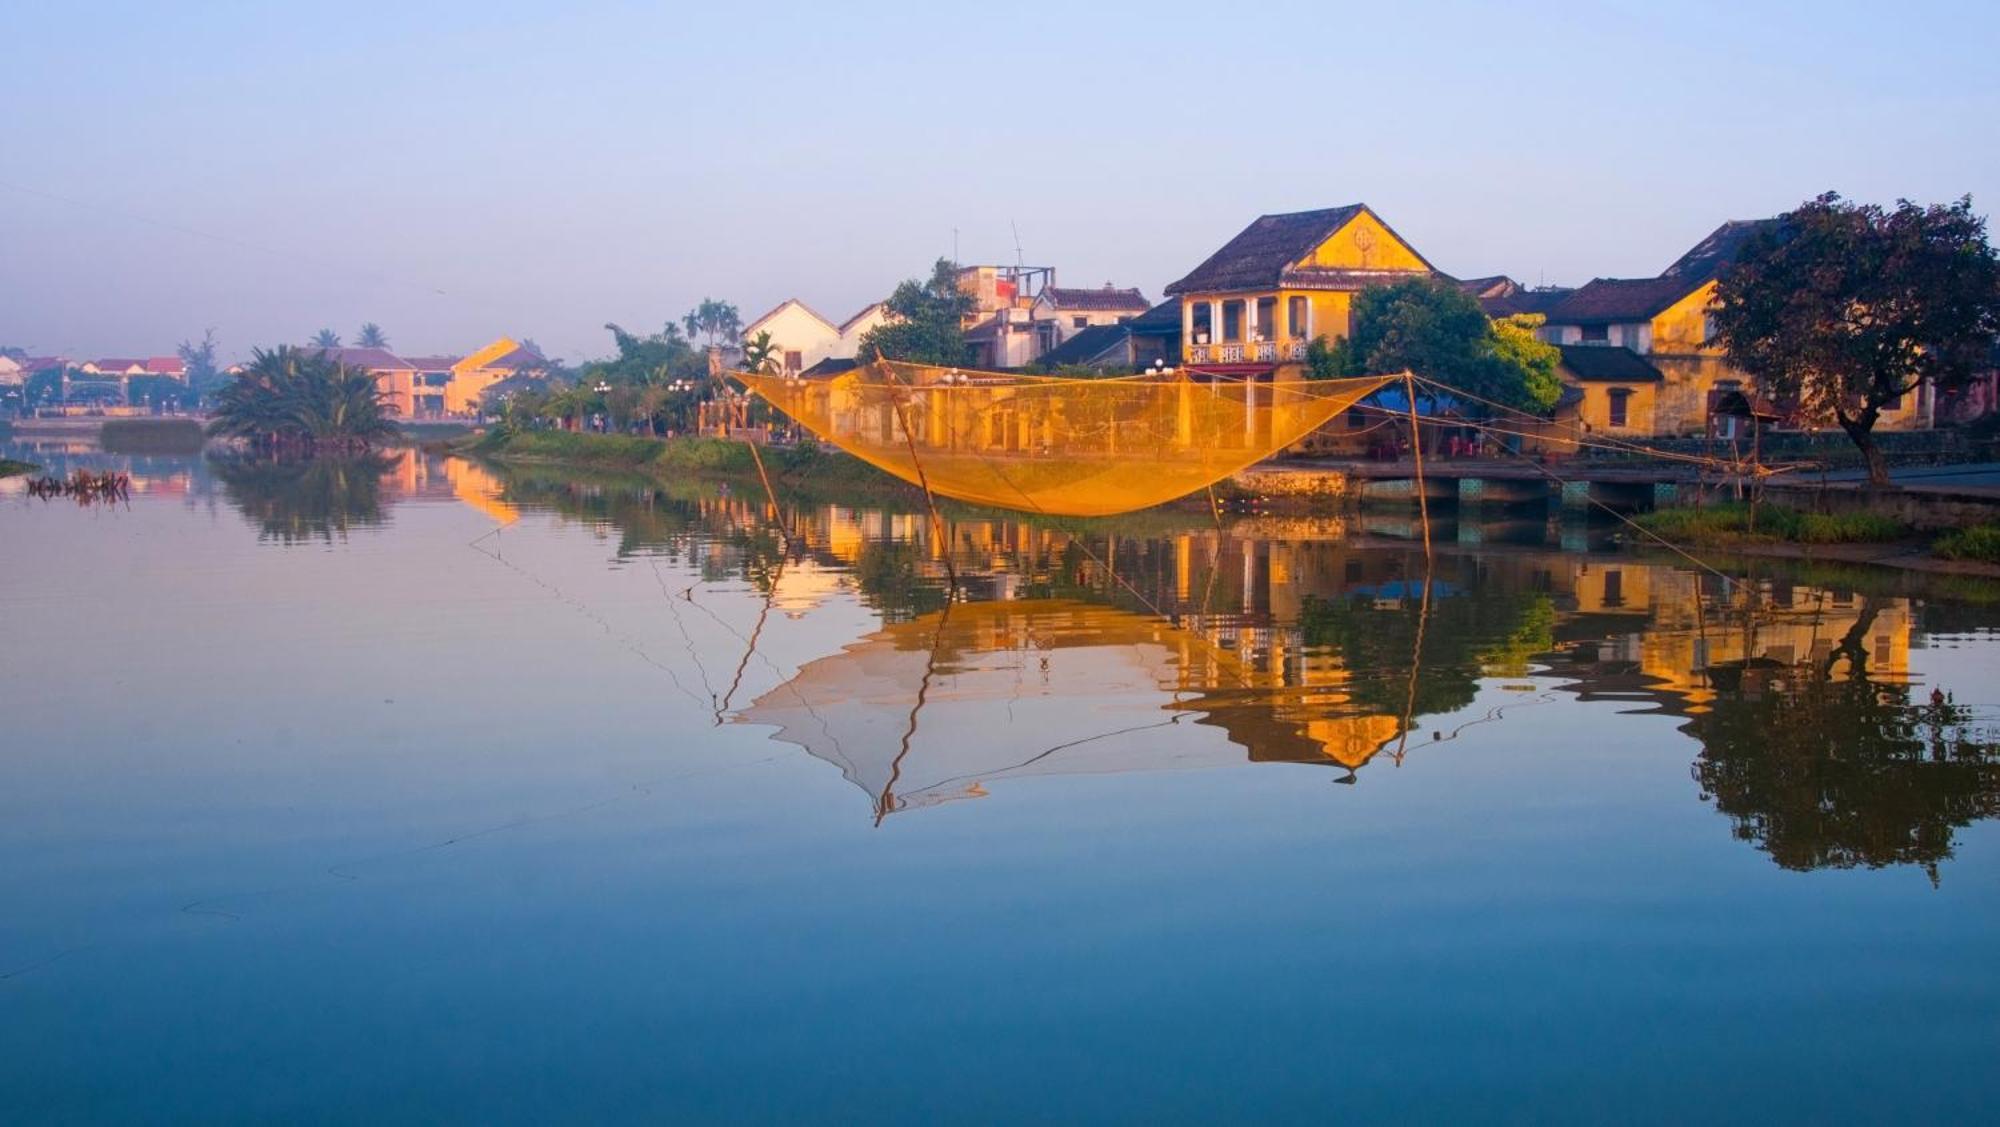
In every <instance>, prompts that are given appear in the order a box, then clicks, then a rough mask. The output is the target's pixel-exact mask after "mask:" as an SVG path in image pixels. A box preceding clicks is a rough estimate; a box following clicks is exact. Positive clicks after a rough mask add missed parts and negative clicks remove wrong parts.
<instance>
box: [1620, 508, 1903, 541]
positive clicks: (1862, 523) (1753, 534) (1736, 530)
mask: <svg viewBox="0 0 2000 1127" xmlns="http://www.w3.org/2000/svg"><path fill="white" fill-rule="evenodd" d="M1755 516H1756V523H1755V525H1754V526H1753V525H1752V524H1751V511H1750V506H1749V505H1746V504H1739V503H1734V502H1732V503H1728V504H1721V505H1709V506H1707V507H1705V508H1700V509H1661V510H1659V511H1657V512H1651V513H1646V514H1644V515H1642V516H1640V517H1639V518H1638V524H1639V526H1640V527H1642V528H1644V529H1646V530H1647V531H1649V532H1652V533H1654V534H1655V535H1657V536H1659V537H1660V538H1662V539H1664V540H1668V541H1671V542H1673V543H1676V544H1703V545H1716V544H1753V543H1776V542H1783V543H1792V544H1870V543H1880V542H1882V541H1885V540H1897V539H1901V538H1902V537H1904V536H1907V535H1908V534H1909V531H1910V530H1909V527H1908V526H1907V525H1904V524H1903V523H1902V522H1900V521H1897V520H1895V519H1893V518H1890V517H1885V516H1880V515H1878V514H1875V513H1807V512H1801V511H1799V510H1797V509H1792V508H1787V507H1785V506H1783V505H1760V506H1758V508H1757V511H1756V514H1755Z"/></svg>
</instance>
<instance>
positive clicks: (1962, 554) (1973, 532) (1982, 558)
mask: <svg viewBox="0 0 2000 1127" xmlns="http://www.w3.org/2000/svg"><path fill="white" fill-rule="evenodd" d="M1931 552H1932V553H1933V554H1935V555H1939V556H1942V557H1944V558H1945V559H1948V560H1977V561H1979V562H1980V563H2000V524H1977V525H1974V526H1972V527H1971V528H1961V529H1959V530H1958V531H1956V532H1947V533H1945V534H1944V535H1943V536H1940V537H1938V538H1937V542H1936V543H1934V544H1932V545H1931Z"/></svg>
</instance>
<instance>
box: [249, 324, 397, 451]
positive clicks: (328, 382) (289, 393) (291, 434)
mask: <svg viewBox="0 0 2000 1127" xmlns="http://www.w3.org/2000/svg"><path fill="white" fill-rule="evenodd" d="M385 398H386V396H385V393H384V392H382V390H381V389H380V387H379V386H378V385H377V384H376V382H375V377H374V375H372V374H371V373H369V372H368V371H367V370H365V369H362V368H355V367H350V366H349V365H346V364H342V363H340V362H338V361H336V360H333V359H331V358H329V357H327V356H326V355H324V354H323V353H320V352H316V351H312V350H308V349H300V348H293V347H291V346H290V345H280V346H279V347H277V348H275V349H272V350H270V351H268V352H267V351H265V350H263V349H258V350H257V351H256V352H255V353H254V354H253V355H252V359H251V362H250V363H249V365H247V366H246V367H245V368H244V369H243V371H242V372H240V373H238V374H237V375H236V377H235V378H234V379H232V380H231V381H230V382H229V383H227V384H224V385H223V386H222V388H221V389H220V390H219V391H217V392H216V395H215V417H214V419H213V421H212V422H210V423H209V433H210V434H214V435H220V436H225V437H231V438H241V439H244V440H245V441H247V442H249V443H250V444H251V445H252V446H254V447H256V448H258V449H261V450H269V451H282V452H295V453H308V454H310V453H316V452H320V451H328V450H333V451H351V450H361V449H366V448H368V447H369V446H371V445H373V444H375V443H378V442H382V441H385V440H387V439H390V438H393V437H395V435H396V425H395V423H393V422H391V421H390V419H389V416H388V411H387V409H386V407H385V406H384V400H385Z"/></svg>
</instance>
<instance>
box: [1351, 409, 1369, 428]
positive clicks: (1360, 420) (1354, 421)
mask: <svg viewBox="0 0 2000 1127" xmlns="http://www.w3.org/2000/svg"><path fill="white" fill-rule="evenodd" d="M1367 425H1368V416H1367V415H1366V414H1365V413H1363V412H1362V410H1361V408H1359V407H1349V408H1348V409H1347V429H1348V430H1360V429H1361V428H1362V427H1365V426H1367Z"/></svg>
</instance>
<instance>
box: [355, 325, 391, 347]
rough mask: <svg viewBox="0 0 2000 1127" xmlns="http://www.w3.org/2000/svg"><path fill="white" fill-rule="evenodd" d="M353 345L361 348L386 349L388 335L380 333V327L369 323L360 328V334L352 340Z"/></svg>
mask: <svg viewBox="0 0 2000 1127" xmlns="http://www.w3.org/2000/svg"><path fill="white" fill-rule="evenodd" d="M354 343H355V344H357V345H359V346H361V347H362V348H387V347H389V334H388V333H385V332H383V331H382V326H380V325H378V324H376V323H375V322H373V321H370V322H368V323H367V324H365V325H363V326H361V332H360V334H359V335H358V336H356V337H355V338H354Z"/></svg>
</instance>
